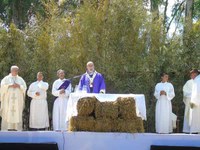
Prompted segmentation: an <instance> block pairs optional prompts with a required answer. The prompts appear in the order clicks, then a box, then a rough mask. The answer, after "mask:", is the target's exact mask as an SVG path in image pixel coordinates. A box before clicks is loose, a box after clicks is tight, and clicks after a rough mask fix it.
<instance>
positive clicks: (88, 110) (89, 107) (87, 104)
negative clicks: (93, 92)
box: [77, 97, 98, 116]
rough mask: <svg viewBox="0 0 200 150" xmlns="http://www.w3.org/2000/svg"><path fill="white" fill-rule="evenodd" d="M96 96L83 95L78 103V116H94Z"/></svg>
mask: <svg viewBox="0 0 200 150" xmlns="http://www.w3.org/2000/svg"><path fill="white" fill-rule="evenodd" d="M97 101H98V100H97V99H96V97H83V98H81V99H80V100H79V101H78V103H77V111H78V116H94V110H95V106H96V103H97Z"/></svg>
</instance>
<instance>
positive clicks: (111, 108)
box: [95, 102, 118, 119]
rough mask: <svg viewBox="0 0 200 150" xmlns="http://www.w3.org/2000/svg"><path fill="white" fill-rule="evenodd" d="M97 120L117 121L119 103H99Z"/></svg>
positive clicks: (96, 111) (96, 110)
mask: <svg viewBox="0 0 200 150" xmlns="http://www.w3.org/2000/svg"><path fill="white" fill-rule="evenodd" d="M95 117H96V118H98V119H99V118H108V119H117V118H118V103H116V102H101V103H100V102H98V103H96V108H95Z"/></svg>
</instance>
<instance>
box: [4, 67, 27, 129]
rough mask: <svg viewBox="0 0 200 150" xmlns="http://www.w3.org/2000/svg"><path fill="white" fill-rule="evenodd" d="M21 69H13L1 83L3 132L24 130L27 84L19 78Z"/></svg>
mask: <svg viewBox="0 0 200 150" xmlns="http://www.w3.org/2000/svg"><path fill="white" fill-rule="evenodd" d="M18 71H19V68H18V67H17V66H12V67H11V73H10V74H9V75H7V76H6V77H4V78H3V79H2V81H1V117H2V123H1V130H18V131H21V130H22V113H23V109H24V99H25V92H26V88H27V87H26V83H25V81H24V80H23V79H22V77H20V76H18Z"/></svg>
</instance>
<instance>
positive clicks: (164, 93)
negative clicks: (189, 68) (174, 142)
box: [154, 73, 175, 133]
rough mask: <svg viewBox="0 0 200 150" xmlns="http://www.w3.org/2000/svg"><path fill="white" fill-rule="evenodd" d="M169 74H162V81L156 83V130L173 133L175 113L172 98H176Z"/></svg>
mask: <svg viewBox="0 0 200 150" xmlns="http://www.w3.org/2000/svg"><path fill="white" fill-rule="evenodd" d="M168 78H169V76H168V74H167V73H162V74H161V82H160V83H157V84H156V87H155V93H154V96H155V97H156V99H157V102H156V132H157V133H171V132H172V131H173V126H172V125H173V118H172V116H173V113H172V104H171V100H172V99H173V98H174V96H175V93H174V87H173V85H172V84H171V83H169V82H168Z"/></svg>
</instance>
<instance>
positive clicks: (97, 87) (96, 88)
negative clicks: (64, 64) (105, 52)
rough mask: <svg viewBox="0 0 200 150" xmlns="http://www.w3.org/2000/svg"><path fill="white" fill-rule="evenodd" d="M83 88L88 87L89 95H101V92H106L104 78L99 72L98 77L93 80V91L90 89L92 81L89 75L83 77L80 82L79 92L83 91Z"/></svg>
mask: <svg viewBox="0 0 200 150" xmlns="http://www.w3.org/2000/svg"><path fill="white" fill-rule="evenodd" d="M83 86H86V87H87V93H100V91H101V90H104V91H105V90H106V85H105V82H104V78H103V76H102V75H101V74H100V73H98V72H96V76H95V78H94V80H93V87H92V90H93V91H91V89H90V79H89V76H88V75H87V73H85V74H83V75H82V76H81V79H80V81H79V90H82V89H83Z"/></svg>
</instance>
